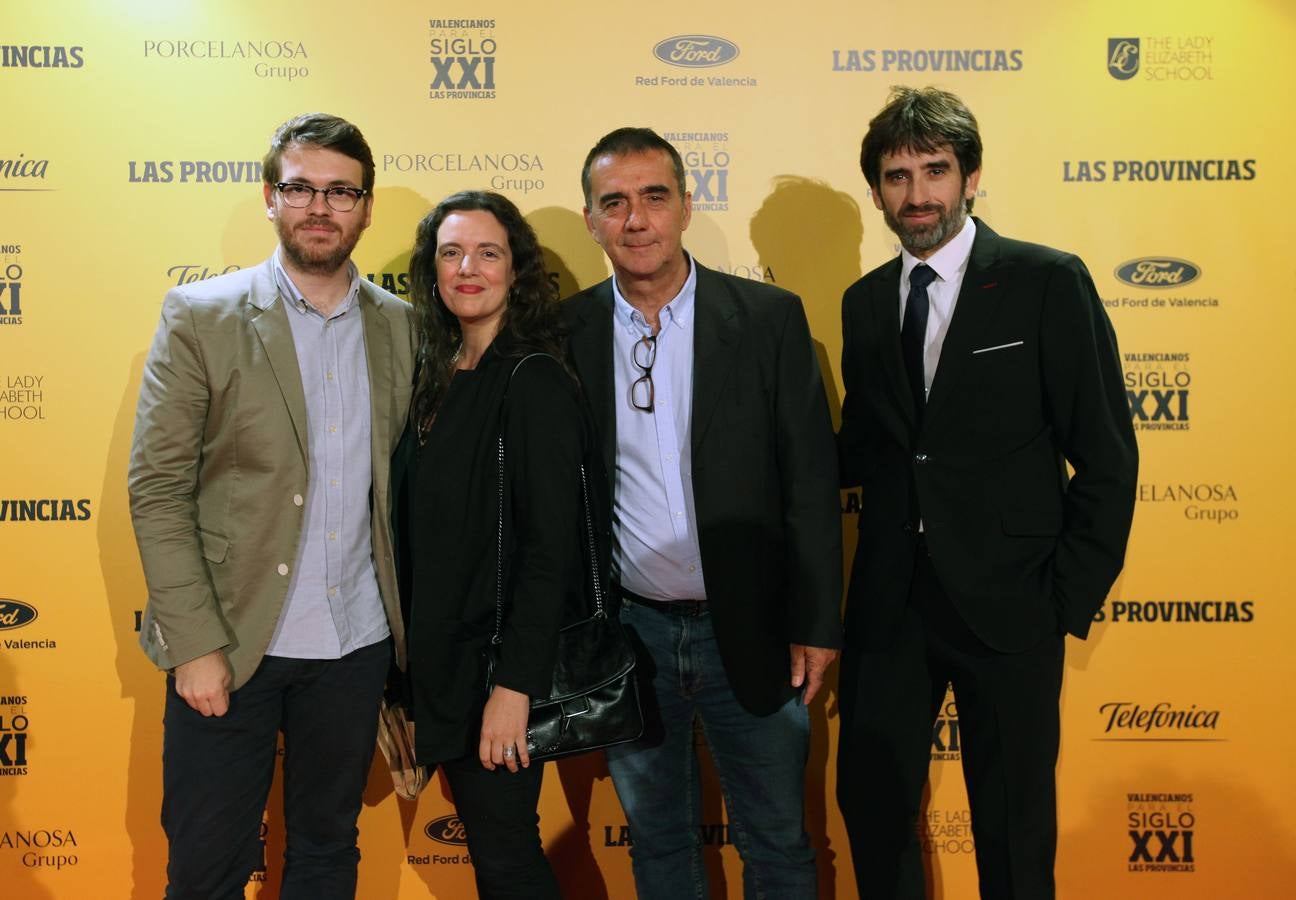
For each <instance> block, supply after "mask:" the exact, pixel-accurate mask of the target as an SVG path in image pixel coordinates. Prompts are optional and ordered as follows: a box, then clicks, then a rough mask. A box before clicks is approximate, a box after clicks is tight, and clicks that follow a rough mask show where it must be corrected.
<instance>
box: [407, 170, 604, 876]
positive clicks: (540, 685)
mask: <svg viewBox="0 0 1296 900" xmlns="http://www.w3.org/2000/svg"><path fill="white" fill-rule="evenodd" d="M410 270H411V290H412V294H413V298H414V306H415V308H416V311H417V316H418V322H419V333H420V339H421V348H420V353H419V360H420V370H419V375H418V377H417V383H416V385H415V394H414V406H413V410H412V412H411V416H410V423H411V428H413V429H416V434H417V449H416V450H415V458H414V461H413V464H412V471H411V472H410V474H409V477H408V481H407V485H408V487H407V490H408V494H407V496H406V497H405V500H406V509H407V516H408V532H407V533H408V538H409V539H408V542H407V544H406V546H407V547H408V553H409V563H410V569H411V571H412V576H413V583H412V590H411V605H410V613H409V616H410V618H409V627H408V629H407V630H408V636H409V659H410V683H411V687H412V694H413V701H414V718H415V721H416V722H417V727H416V729H415V738H416V751H417V755H418V759H419V762H421V763H426V764H429V765H433V766H435V765H438V764H439V765H441V766H443V768H444V770H445V773H446V777H447V778H448V779H449V782H450V789H451V791H452V792H453V794H454V801H455V807H456V809H457V810H458V812H459V817H460V819H461V820H462V822H463V824H464V829H465V832H466V834H467V838H468V850H469V853H470V854H471V856H472V859H473V864H474V866H475V868H476V878H477V889H478V892H479V893H480V895H481V896H482V897H489V898H504V897H526V898H528V900H533V898H545V897H558V896H560V895H559V892H558V886H557V882H556V881H555V879H554V875H553V871H552V869H551V868H550V866H549V864H548V862H547V860H546V859H545V856H544V852H543V850H542V848H541V844H540V832H539V817H538V816H537V814H536V803H537V801H538V799H539V795H540V780H541V774H542V770H543V764H542V763H540V762H532V761H531V760H530V758H529V757H528V755H527V744H526V725H527V714H528V708H529V706H528V704H529V700H530V698H531V697H532V696H547V695H548V693H549V686H550V683H551V678H552V671H553V665H554V653H555V648H556V643H557V633H558V628H559V625H560V624H561V622H562V621H563V620H564V611H565V610H566V609H571V610H573V611H575V610H579V609H580V608H581V606H582V603H583V601H582V595H583V588H584V582H583V578H584V568H583V566H582V556H581V539H582V538H581V526H580V518H578V517H580V516H582V515H583V511H582V506H581V499H580V498H581V495H580V475H579V467H580V464H581V460H582V457H583V455H584V449H585V447H586V446H587V444H588V443H589V441H588V439H587V435H586V434H585V432H584V427H585V426H584V424H583V423H584V421H585V420H584V418H583V417H582V415H581V412H580V410H581V406H580V401H579V393H578V389H577V384H576V382H575V380H574V377H573V376H572V375H571V374H570V373H569V372H568V371H567V370H566V368H565V367H564V364H563V363H562V362H561V361H560V360H562V358H563V354H562V349H561V342H560V328H559V313H558V302H557V292H556V290H555V288H554V286H553V285H552V283H551V282H550V281H549V279H548V277H547V275H546V273H545V270H544V265H543V259H542V256H541V252H540V247H539V244H538V242H537V240H536V236H535V233H534V232H533V231H532V229H531V227H530V225H528V224H527V222H526V220H525V219H523V218H522V214H521V213H520V212H518V210H517V208H516V207H515V206H514V205H513V204H512V203H511V202H510V201H509V200H507V199H506V198H504V197H502V196H500V195H498V194H493V193H486V192H480V191H465V192H462V193H458V194H454V195H452V196H450V197H447V198H446V199H445V200H443V201H442V202H441V203H440V204H439V205H438V206H437V207H436V209H434V210H433V211H432V212H431V213H430V214H429V215H428V216H427V218H425V219H424V220H423V221H422V222H421V223H420V224H419V227H418V231H417V235H416V240H415V247H414V253H413V257H412V258H411V260H410ZM536 353H539V354H547V355H540V356H531V354H536ZM525 357H529V358H527V359H526V361H525V362H521V360H523V359H524V358H525ZM519 363H520V364H519ZM515 370H516V371H515ZM501 434H502V435H503V446H504V466H503V471H504V479H503V480H504V484H503V486H502V490H503V496H504V528H503V541H502V543H503V553H502V558H501V559H499V562H501V563H502V572H503V584H504V615H503V621H502V626H503V627H502V630H501V634H502V642H501V643H500V645H499V647H498V663H497V664H496V668H495V688H494V690H493V691H492V692H491V693H490V695H489V697H488V696H487V692H486V686H485V685H486V675H485V661H484V655H483V654H484V651H485V649H486V647H487V645H488V644H489V643H490V641H491V637H492V635H493V634H494V632H495V628H496V621H495V619H496V582H497V577H498V575H497V556H500V555H499V554H497V552H496V545H497V542H498V540H499V535H498V534H497V528H498V526H497V521H498V516H499V502H500V501H499V498H500V491H501V485H500V484H499V481H500V479H499V462H498V447H497V440H498V438H499V437H500V435H501Z"/></svg>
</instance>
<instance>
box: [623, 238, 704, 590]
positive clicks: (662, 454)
mask: <svg viewBox="0 0 1296 900" xmlns="http://www.w3.org/2000/svg"><path fill="white" fill-rule="evenodd" d="M696 289H697V270H696V268H695V267H694V265H693V260H692V259H691V258H690V259H689V275H688V278H687V279H686V280H685V282H684V286H683V287H681V288H680V291H679V293H678V294H676V295H675V297H674V299H672V300H671V302H670V303H668V304H666V306H664V307H663V308H662V310H661V313H660V315H659V316H658V322H659V323H660V330H659V331H658V334H657V340H656V343H657V358H656V360H655V361H654V363H653V367H652V381H653V389H654V394H655V397H654V409H653V411H652V412H645V411H644V410H642V409H639V408H637V407H636V406H635V405H634V404H633V403H632V402H631V395H630V392H631V385H633V384H634V382H635V381H636V380H637V379H638V378H640V377H641V376H642V375H643V370H642V369H641V368H639V367H638V366H637V365H635V362H634V356H633V354H634V345H635V343H636V342H638V341H639V340H641V339H642V338H643V337H644V336H646V335H651V334H652V328H651V327H650V326H649V325H648V323H647V321H646V320H645V319H644V317H643V314H642V313H640V312H639V311H638V310H636V309H635V308H634V307H633V306H631V305H630V304H629V303H628V302H627V301H626V299H625V297H623V296H622V295H621V291H620V289H619V288H618V287H617V284H616V279H615V278H614V279H613V280H612V297H613V327H612V370H613V376H614V379H615V384H616V447H617V449H616V472H615V475H614V483H613V493H612V496H613V502H612V529H613V535H614V537H615V538H616V540H615V546H614V550H613V563H614V565H615V567H616V571H617V573H618V574H619V576H620V580H621V585H622V587H624V588H626V590H629V591H631V592H633V593H635V594H639V595H641V596H644V597H648V598H650V599H653V600H705V599H706V587H705V585H704V584H703V581H702V551H701V549H700V548H699V546H698V537H697V514H696V513H695V511H694V507H693V452H692V446H691V444H690V438H689V435H690V430H689V420H690V416H691V415H692V407H693V323H694V312H695V307H696V302H695V293H696ZM640 359H643V356H642V355H641V356H640Z"/></svg>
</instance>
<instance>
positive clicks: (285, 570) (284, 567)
mask: <svg viewBox="0 0 1296 900" xmlns="http://www.w3.org/2000/svg"><path fill="white" fill-rule="evenodd" d="M275 571H276V572H278V573H279V574H280V575H287V574H288V564H287V563H279V568H277V569H275Z"/></svg>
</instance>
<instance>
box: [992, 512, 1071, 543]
mask: <svg viewBox="0 0 1296 900" xmlns="http://www.w3.org/2000/svg"><path fill="white" fill-rule="evenodd" d="M1002 518H1003V530H1004V534H1007V535H1012V536H1014V537H1056V536H1057V535H1058V534H1060V533H1061V531H1062V514H1061V513H1060V512H1049V511H1046V510H1042V509H1012V510H1005V511H1004V512H1003V514H1002Z"/></svg>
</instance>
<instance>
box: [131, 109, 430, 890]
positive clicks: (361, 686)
mask: <svg viewBox="0 0 1296 900" xmlns="http://www.w3.org/2000/svg"><path fill="white" fill-rule="evenodd" d="M263 176H264V181H265V183H264V186H263V189H264V196H265V204H266V215H267V217H268V218H269V219H270V220H271V222H272V223H273V224H274V227H275V230H276V232H277V234H278V236H279V246H278V248H277V249H276V251H275V253H274V255H273V256H272V257H271V258H270V259H269V260H267V261H266V262H264V263H262V264H261V265H259V266H257V267H255V268H251V269H246V270H243V271H239V272H235V273H232V274H229V275H224V276H221V277H219V278H214V279H211V280H209V281H203V282H198V283H195V284H188V285H183V286H181V287H177V288H174V289H172V290H171V291H170V292H169V293H168V294H167V296H166V299H165V301H164V302H163V306H162V319H161V323H160V324H159V326H158V330H157V334H156V336H155V338H154V341H153V346H152V348H151V349H150V351H149V355H148V360H147V362H146V364H145V370H144V378H143V383H142V384H141V386H140V399H139V407H138V412H137V416H136V423H135V437H134V442H133V444H132V448H131V462H130V473H129V487H130V501H131V515H132V518H133V520H134V525H135V534H136V538H137V540H138V542H139V549H140V557H141V559H142V560H143V564H144V575H145V579H146V580H147V582H148V589H149V599H148V608H147V610H146V612H145V615H144V620H143V626H142V631H141V641H140V642H141V644H142V646H143V648H144V651H145V653H147V654H148V656H149V658H150V659H151V660H153V662H154V663H156V664H157V665H158V667H159V668H162V669H166V670H168V672H169V675H168V678H167V700H166V712H165V720H164V723H165V734H164V739H163V802H162V823H163V827H164V828H165V830H166V832H167V837H168V840H169V841H170V854H169V860H168V865H167V878H168V887H167V893H166V896H167V897H168V898H190V897H192V898H199V897H201V898H205V900H213V898H226V897H231V898H233V897H238V898H241V897H242V896H243V886H244V884H245V883H246V882H247V879H248V876H249V874H250V873H251V872H252V871H253V869H254V868H255V867H256V866H257V865H258V864H259V863H260V862H261V854H262V851H261V844H260V842H259V840H258V838H259V830H260V825H261V819H262V811H263V810H264V808H265V802H266V796H267V794H268V792H269V789H270V783H271V779H272V776H273V770H274V760H275V757H276V742H277V737H278V734H279V732H280V731H282V732H283V735H284V814H285V820H286V827H287V850H286V853H285V867H284V876H283V887H282V892H281V895H280V896H282V897H283V898H285V900H291V898H301V897H310V898H311V900H322V898H334V897H348V898H349V897H354V895H355V886H356V863H357V861H358V860H359V856H360V854H359V851H358V850H357V849H356V834H357V832H356V826H355V823H356V818H357V816H358V815H359V811H360V805H361V795H362V792H363V789H364V783H365V778H366V775H367V772H368V768H369V763H370V761H371V759H372V755H373V749H374V733H375V728H376V712H377V706H378V699H379V696H380V694H381V692H382V688H383V684H384V682H385V679H386V675H387V672H388V670H389V667H390V664H391V658H392V652H393V648H394V649H395V654H396V659H397V662H398V664H400V665H401V666H402V667H403V666H404V628H403V625H402V621H401V612H400V601H399V598H398V596H397V590H396V572H395V567H394V565H393V548H392V532H391V525H390V520H391V517H390V514H389V510H390V508H391V503H392V498H391V497H390V496H389V490H390V477H389V463H390V459H391V454H392V451H393V449H394V448H395V445H396V442H397V440H398V439H399V438H400V435H401V432H402V430H403V428H404V426H405V418H406V411H407V407H408V404H409V396H410V386H411V384H412V370H413V357H414V340H415V339H414V329H413V325H412V321H411V311H410V307H409V306H408V305H407V304H405V303H404V302H402V301H400V300H398V299H397V298H395V297H393V296H391V295H390V294H388V293H386V292H384V291H382V290H379V289H378V288H377V287H375V286H373V285H372V284H370V283H369V282H368V281H366V280H365V279H363V278H361V277H360V275H359V274H358V271H357V269H356V267H355V266H354V264H352V263H351V261H350V256H351V251H352V250H353V249H354V247H355V245H356V242H357V241H358V240H359V238H360V235H361V233H362V232H363V231H364V229H365V228H366V227H368V225H369V221H370V216H371V214H372V209H373V194H372V191H373V179H374V163H373V155H372V153H371V152H370V150H369V146H368V144H367V143H366V142H365V140H364V137H363V135H362V134H361V133H360V131H359V129H357V128H356V127H355V126H354V125H351V124H350V123H348V122H346V121H344V120H342V119H338V118H336V117H334V116H328V115H323V114H308V115H303V116H298V117H296V118H294V119H292V120H290V121H288V122H286V123H285V124H284V125H283V126H281V127H280V128H279V130H278V131H277V132H276V134H275V136H274V138H273V139H272V141H271V146H270V151H269V153H268V154H267V155H266V157H265V161H264V164H263Z"/></svg>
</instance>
